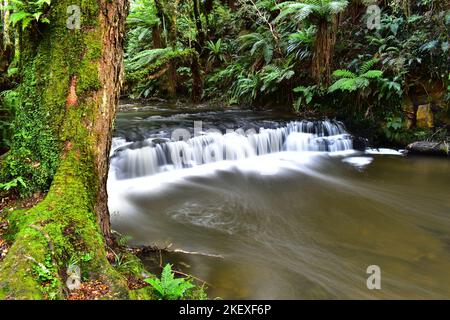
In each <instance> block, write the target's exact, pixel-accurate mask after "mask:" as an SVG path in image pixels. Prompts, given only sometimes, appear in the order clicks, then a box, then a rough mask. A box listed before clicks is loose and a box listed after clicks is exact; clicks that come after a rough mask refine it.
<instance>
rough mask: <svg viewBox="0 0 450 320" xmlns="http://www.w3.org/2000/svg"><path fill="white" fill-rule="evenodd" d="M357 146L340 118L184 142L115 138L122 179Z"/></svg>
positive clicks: (114, 166) (114, 164)
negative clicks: (264, 157) (250, 159)
mask: <svg viewBox="0 0 450 320" xmlns="http://www.w3.org/2000/svg"><path fill="white" fill-rule="evenodd" d="M249 131H251V130H249ZM352 148H353V142H352V137H351V136H350V135H349V134H348V133H347V132H346V130H345V127H344V125H343V124H342V123H340V122H337V121H306V120H305V121H292V122H289V123H287V124H285V125H284V126H282V127H280V128H275V129H273V128H271V129H265V128H260V129H259V131H258V132H257V131H251V132H244V131H243V130H236V131H233V132H226V133H220V132H216V131H215V132H209V133H208V132H207V133H202V134H201V135H198V136H194V137H192V138H190V139H186V140H183V141H171V140H170V139H160V138H149V139H147V140H144V141H139V142H135V143H131V142H127V141H126V140H125V139H123V138H115V139H114V140H113V144H112V149H113V150H112V153H111V154H112V156H111V167H112V169H113V170H114V172H115V175H116V178H117V179H130V178H136V177H142V176H148V175H153V174H156V173H160V172H164V171H170V170H179V169H183V168H190V167H193V166H198V165H202V164H206V163H211V162H217V161H225V160H243V159H246V158H250V157H256V156H260V155H265V154H269V153H277V152H284V151H289V152H307V151H315V152H337V151H345V150H351V149H352Z"/></svg>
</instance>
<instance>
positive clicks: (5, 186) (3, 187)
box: [0, 177, 27, 191]
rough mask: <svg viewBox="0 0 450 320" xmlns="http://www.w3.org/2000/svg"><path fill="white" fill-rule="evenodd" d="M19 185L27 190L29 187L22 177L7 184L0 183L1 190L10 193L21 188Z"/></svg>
mask: <svg viewBox="0 0 450 320" xmlns="http://www.w3.org/2000/svg"><path fill="white" fill-rule="evenodd" d="M19 184H20V185H21V186H22V187H24V188H26V187H27V185H26V184H25V181H24V180H23V178H22V177H17V178H15V179H13V180H11V181H8V182H5V183H0V190H4V191H9V190H11V189H12V188H17V187H18V186H19Z"/></svg>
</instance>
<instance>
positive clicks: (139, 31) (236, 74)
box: [0, 0, 450, 299]
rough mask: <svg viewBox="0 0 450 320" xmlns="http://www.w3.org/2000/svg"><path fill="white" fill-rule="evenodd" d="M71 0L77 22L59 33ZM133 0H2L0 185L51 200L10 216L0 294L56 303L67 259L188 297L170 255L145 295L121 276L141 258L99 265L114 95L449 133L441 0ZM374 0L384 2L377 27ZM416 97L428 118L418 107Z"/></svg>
mask: <svg viewBox="0 0 450 320" xmlns="http://www.w3.org/2000/svg"><path fill="white" fill-rule="evenodd" d="M72 2H74V3H72ZM74 4H75V5H78V6H80V8H81V13H82V15H83V17H82V23H83V28H80V29H70V28H68V27H67V18H68V15H67V13H68V10H67V8H68V7H69V6H72V5H74ZM129 4H130V6H129V14H128V3H127V1H126V0H117V1H116V0H115V1H97V0H83V1H81V0H76V1H68V0H58V1H51V0H8V1H6V0H4V1H2V2H1V4H0V6H1V19H0V28H1V30H2V34H1V37H0V52H1V60H0V91H1V93H0V134H1V139H0V195H1V196H2V198H3V196H5V199H6V195H8V196H10V195H14V196H15V197H16V198H26V197H29V196H32V195H36V194H41V193H42V194H45V195H46V196H45V199H43V200H42V199H41V200H42V201H39V203H36V204H35V205H34V206H32V207H31V208H28V209H27V210H24V211H22V210H20V211H17V210H12V212H11V213H9V214H8V216H7V217H6V220H8V223H9V225H10V226H11V232H10V234H9V235H8V236H9V237H10V238H11V244H12V246H11V248H10V251H9V252H10V253H9V254H8V255H7V256H6V258H5V259H4V260H2V261H1V263H0V298H9V297H14V298H43V297H45V298H49V299H57V298H65V297H67V294H66V292H65V291H64V289H63V287H64V285H63V283H64V281H65V280H66V279H65V277H66V275H65V273H64V272H65V271H64V270H65V269H66V268H67V266H68V265H73V264H74V263H75V262H74V261H76V263H77V264H81V265H82V266H83V269H84V271H83V272H84V274H85V277H84V279H85V280H86V281H94V280H95V281H100V280H101V281H102V283H103V284H105V285H107V286H108V288H110V290H111V291H113V292H114V294H116V295H115V297H117V298H130V297H132V298H136V297H142V296H145V297H147V298H148V297H149V296H151V297H157V298H160V299H185V298H188V297H192V295H193V293H192V292H193V291H195V290H192V289H193V284H192V282H191V280H189V279H187V280H186V279H181V278H175V277H174V274H173V272H172V269H171V266H170V265H166V267H165V268H164V270H163V273H162V275H161V278H160V279H156V278H151V277H150V278H147V279H146V280H145V281H146V282H147V283H148V284H149V285H150V286H151V288H153V291H152V292H151V294H150V295H148V292H147V293H142V296H141V293H136V292H132V293H131V292H130V290H129V288H128V287H127V278H126V276H131V275H133V277H140V278H139V279H140V280H142V279H141V278H142V276H141V275H139V272H140V271H142V270H141V269H142V266H141V265H139V263H138V262H136V260H135V259H133V258H132V257H130V256H129V255H127V254H126V252H125V253H124V252H116V251H112V254H113V258H112V259H110V260H111V261H109V260H108V253H110V254H111V251H109V249H110V248H111V247H114V245H115V243H114V239H113V237H112V236H111V230H110V223H109V212H108V208H107V192H106V179H107V170H108V157H109V150H110V140H111V135H112V126H113V121H114V117H115V113H116V109H117V104H118V100H119V95H120V93H122V94H123V95H126V96H128V97H129V98H131V99H146V98H153V97H159V98H164V99H183V100H185V101H186V100H191V101H192V102H194V103H200V102H210V101H212V102H216V103H220V104H222V105H223V106H225V107H227V106H230V105H236V106H239V107H241V108H255V109H256V108H264V107H271V108H277V109H279V110H283V111H286V112H294V113H296V114H299V115H307V116H316V117H335V118H338V119H342V120H344V121H345V122H346V124H347V125H348V126H349V127H350V129H351V130H352V131H353V132H355V133H356V134H359V135H361V136H365V137H368V138H371V139H373V140H375V141H376V142H383V143H384V144H397V145H401V146H404V145H405V144H406V143H409V142H411V141H413V140H417V139H422V140H427V139H428V140H432V139H442V140H444V139H446V136H447V135H448V131H447V130H448V126H449V125H450V108H449V105H450V70H449V66H450V40H449V32H450V2H449V1H442V0H417V1H404V0H384V1H376V0H371V1H369V0H351V1H350V0H349V1H347V0H299V1H282V0H228V1H224V0H221V1H220V0H205V1H200V0H185V1H181V0H131V1H130V3H129ZM370 4H376V5H378V6H379V8H380V12H381V15H380V17H379V21H380V24H379V25H377V26H375V27H369V24H368V21H369V20H370V19H373V17H371V16H370V13H367V6H368V5H370ZM105 12H108V14H109V15H107V14H105ZM111 16H113V17H114V19H113V18H111ZM113 20H114V21H113ZM123 62H124V66H122V63H123ZM122 80H123V81H122ZM421 106H422V107H423V106H426V107H427V108H421V109H426V110H428V112H429V113H430V117H429V118H431V119H432V121H431V122H430V121H423V120H421V119H420V117H418V111H419V108H420V107H421ZM116 244H117V243H116ZM119 247H120V246H119ZM73 259H75V260H73ZM131 269H132V271H130V270H131ZM102 274H103V275H106V276H105V277H106V279H104V278H101V275H102ZM99 279H100V280H99ZM145 290H148V289H144V291H145ZM200 296H202V294H199V295H198V297H200Z"/></svg>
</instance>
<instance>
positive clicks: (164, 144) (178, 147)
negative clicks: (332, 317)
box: [108, 105, 450, 299]
mask: <svg viewBox="0 0 450 320" xmlns="http://www.w3.org/2000/svg"><path fill="white" fill-rule="evenodd" d="M291 117H292V116H290V115H289V116H288V115H286V116H284V115H283V114H279V113H276V112H275V111H273V112H253V111H244V110H226V111H211V110H209V111H208V110H198V109H196V110H191V111H187V110H184V111H183V112H182V113H180V111H179V110H178V109H176V110H172V109H170V107H169V106H165V105H164V106H159V107H153V106H147V107H146V109H145V110H139V111H133V112H123V113H120V114H119V115H118V118H117V122H116V131H115V138H114V140H113V146H112V149H113V150H112V152H111V171H110V179H109V181H108V195H109V209H110V212H111V223H112V227H113V229H114V230H116V231H117V232H119V233H121V234H123V235H129V236H130V237H131V238H132V239H131V240H130V244H131V245H138V246H139V245H152V246H153V245H156V246H159V247H171V248H172V249H181V250H182V252H186V251H189V252H191V253H202V254H181V253H178V254H174V253H172V254H169V255H163V256H160V255H159V254H156V255H155V257H148V260H145V261H144V263H145V264H146V266H147V267H148V268H153V267H155V261H156V264H157V265H158V266H159V264H160V263H161V259H162V261H163V263H164V264H165V263H172V264H174V265H175V266H177V268H180V270H183V271H184V272H186V273H189V274H192V275H194V276H195V277H198V278H200V279H204V280H205V281H207V282H208V283H210V284H211V287H210V289H209V292H208V293H209V294H210V297H222V298H224V299H274V298H275V299H296V298H298V299H317V298H323V299H336V298H338V299H353V298H354V299H365V298H368V299H374V298H379V299H399V298H400V299H402V298H412V299H424V298H434V299H442V298H447V297H449V296H450V273H449V272H447V271H448V270H449V269H450V251H449V250H448V244H449V240H448V237H447V236H446V235H448V234H449V233H450V219H449V218H448V212H450V200H449V197H448V194H449V192H450V191H449V185H448V177H449V172H450V162H449V161H448V160H447V159H435V158H428V159H422V158H414V157H403V156H401V155H402V154H401V153H399V152H397V151H395V152H394V151H393V150H385V149H377V150H373V149H368V150H365V151H364V150H359V151H357V150H353V147H355V149H362V146H361V148H360V147H359V146H357V144H356V141H355V143H352V137H351V136H350V135H349V134H348V133H347V132H346V130H345V128H344V126H343V124H341V123H339V122H336V121H297V120H296V119H293V118H291ZM199 121H202V125H201V128H198V127H196V125H195V123H196V122H197V123H198V122H199ZM180 128H185V129H183V130H181V131H180V130H179V129H180ZM236 128H240V129H238V130H236ZM212 129H216V130H212ZM181 137H182V138H183V139H182V140H180V138H181ZM356 147H358V148H356ZM336 151H339V152H336ZM341 151H342V152H341ZM225 160H228V161H225ZM203 254H206V255H203ZM217 256H221V257H223V258H216V257H217ZM153 258H154V259H153ZM374 264H375V265H378V266H380V268H382V275H383V276H382V277H383V278H382V290H368V289H367V287H366V280H367V277H368V276H369V275H368V274H367V273H366V270H367V267H368V266H370V265H374ZM150 270H151V269H150ZM155 272H156V273H157V272H160V269H159V267H157V268H156V269H155ZM386 275H387V276H386Z"/></svg>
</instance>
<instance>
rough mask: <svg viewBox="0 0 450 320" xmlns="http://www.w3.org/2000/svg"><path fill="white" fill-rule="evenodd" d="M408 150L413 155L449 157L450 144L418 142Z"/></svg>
mask: <svg viewBox="0 0 450 320" xmlns="http://www.w3.org/2000/svg"><path fill="white" fill-rule="evenodd" d="M406 149H407V150H408V151H409V152H410V153H412V154H427V155H437V156H449V144H448V143H447V142H427V141H418V142H414V143H411V144H410V145H408V146H407V147H406Z"/></svg>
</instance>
